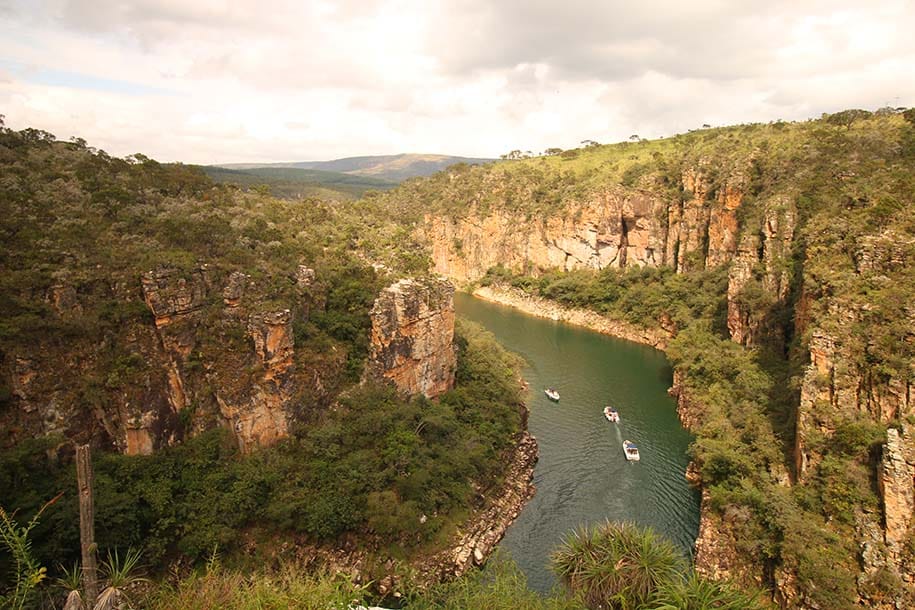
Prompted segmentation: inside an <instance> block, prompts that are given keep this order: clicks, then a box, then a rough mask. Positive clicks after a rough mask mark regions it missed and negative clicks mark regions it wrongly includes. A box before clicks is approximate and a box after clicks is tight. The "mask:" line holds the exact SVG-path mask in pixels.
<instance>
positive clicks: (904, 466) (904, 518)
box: [877, 427, 915, 560]
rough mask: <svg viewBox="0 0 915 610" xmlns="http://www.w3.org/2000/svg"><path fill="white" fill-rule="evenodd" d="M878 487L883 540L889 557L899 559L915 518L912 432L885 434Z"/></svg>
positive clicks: (914, 443)
mask: <svg viewBox="0 0 915 610" xmlns="http://www.w3.org/2000/svg"><path fill="white" fill-rule="evenodd" d="M877 484H878V487H879V489H880V497H881V499H882V500H883V514H884V539H885V542H886V546H887V549H888V551H889V556H890V558H892V559H896V560H898V559H899V557H900V555H901V553H902V547H903V545H904V543H905V542H906V540H907V539H908V537H909V531H910V529H911V527H912V519H913V517H915V429H913V428H912V427H907V428H906V429H905V433H904V434H900V433H899V431H898V430H897V429H896V428H889V429H888V430H887V431H886V444H885V445H884V446H883V459H882V461H881V464H880V471H879V473H878V479H877Z"/></svg>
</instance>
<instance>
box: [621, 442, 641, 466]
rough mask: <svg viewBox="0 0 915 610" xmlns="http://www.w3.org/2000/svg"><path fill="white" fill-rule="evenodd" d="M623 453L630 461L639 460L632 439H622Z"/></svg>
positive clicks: (636, 448)
mask: <svg viewBox="0 0 915 610" xmlns="http://www.w3.org/2000/svg"><path fill="white" fill-rule="evenodd" d="M623 453H625V454H626V459H627V460H629V461H630V462H638V461H639V448H638V447H636V446H635V443H633V442H632V441H623Z"/></svg>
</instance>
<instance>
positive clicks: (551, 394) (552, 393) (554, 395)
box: [543, 388, 559, 402]
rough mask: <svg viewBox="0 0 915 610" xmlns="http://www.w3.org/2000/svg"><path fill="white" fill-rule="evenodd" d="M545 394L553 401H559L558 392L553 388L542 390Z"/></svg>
mask: <svg viewBox="0 0 915 610" xmlns="http://www.w3.org/2000/svg"><path fill="white" fill-rule="evenodd" d="M543 393H544V394H546V397H547V398H549V399H550V400H552V401H553V402H559V392H557V391H556V390H554V389H553V388H547V389H545V390H544V391H543Z"/></svg>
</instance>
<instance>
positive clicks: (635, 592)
mask: <svg viewBox="0 0 915 610" xmlns="http://www.w3.org/2000/svg"><path fill="white" fill-rule="evenodd" d="M552 565H553V570H554V571H555V572H556V574H558V575H559V577H560V578H561V579H562V581H563V583H564V584H565V585H566V586H567V587H568V588H569V590H570V591H571V592H572V593H573V594H575V595H578V596H580V597H581V599H582V601H584V603H585V604H586V605H587V606H588V607H589V608H615V609H619V610H629V609H632V608H640V607H642V606H644V605H645V604H646V603H647V602H648V601H649V600H650V599H651V597H652V596H653V595H654V594H655V593H656V592H657V591H658V590H659V589H660V588H661V586H663V585H665V584H667V583H669V582H672V581H676V580H679V579H680V578H681V575H682V574H683V573H684V571H685V570H686V566H687V564H686V561H685V559H684V558H683V556H682V555H681V554H680V552H679V551H678V550H677V549H676V547H674V545H673V543H671V542H670V541H668V540H666V539H664V538H662V537H660V536H658V535H657V534H655V533H654V531H653V530H651V529H650V528H640V527H638V526H637V525H635V524H634V523H613V522H610V521H607V522H605V523H603V524H601V525H598V526H596V527H593V528H579V529H578V530H576V531H574V532H573V533H572V534H571V535H569V537H568V538H567V539H566V540H565V541H564V542H563V544H562V545H561V546H560V547H559V548H558V549H557V550H556V551H555V552H554V553H553V556H552Z"/></svg>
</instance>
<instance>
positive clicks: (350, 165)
mask: <svg viewBox="0 0 915 610" xmlns="http://www.w3.org/2000/svg"><path fill="white" fill-rule="evenodd" d="M494 160H495V159H483V158H477V157H454V156H451V155H419V154H402V155H377V156H367V157H347V158H345V159H334V160H332V161H298V162H289V163H227V164H223V165H218V166H217V167H222V168H226V169H233V170H242V171H249V170H252V169H258V170H259V169H267V168H270V169H279V168H297V169H310V170H322V171H328V172H339V173H344V174H350V175H358V176H371V177H373V178H378V179H380V180H386V181H388V182H394V183H398V182H402V181H404V180H406V179H407V178H416V177H419V176H431V175H432V174H434V173H436V172H438V171H441V170H443V169H445V168H446V167H448V166H449V165H454V164H455V163H467V164H469V165H481V164H483V163H489V162H490V161H494Z"/></svg>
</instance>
